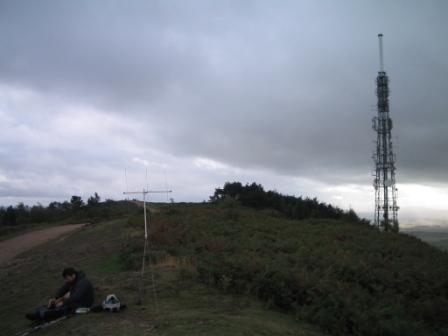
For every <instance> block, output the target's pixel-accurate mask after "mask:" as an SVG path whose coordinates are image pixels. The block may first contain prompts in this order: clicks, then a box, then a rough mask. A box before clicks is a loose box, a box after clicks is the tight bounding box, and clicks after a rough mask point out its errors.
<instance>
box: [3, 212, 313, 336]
mask: <svg viewBox="0 0 448 336" xmlns="http://www.w3.org/2000/svg"><path fill="white" fill-rule="evenodd" d="M139 211H140V212H141V209H140V210H139ZM136 218H138V219H139V224H141V222H142V214H141V213H140V214H138V216H137V217H136ZM140 228H141V225H139V226H138V228H135V229H134V228H133V227H132V226H129V225H128V224H127V219H117V220H112V221H109V222H101V223H96V224H94V225H91V226H89V227H86V228H84V229H82V230H81V231H78V232H75V233H73V234H71V235H69V236H66V237H63V238H60V239H58V240H56V241H53V242H49V243H47V244H45V245H42V246H40V247H38V248H36V249H34V250H32V251H29V252H27V253H25V254H23V255H21V256H20V258H18V259H17V260H16V261H15V262H13V263H12V264H10V265H8V266H7V267H0V293H1V296H0V331H1V332H0V334H2V335H13V334H14V333H15V332H17V331H19V330H23V329H24V328H26V327H27V325H28V323H27V321H26V320H25V319H24V318H23V315H24V313H25V312H27V311H29V310H30V308H31V307H33V306H35V305H36V304H39V303H40V304H43V303H45V302H46V300H47V299H48V298H49V296H51V295H52V294H53V293H54V291H55V289H56V288H57V287H58V286H60V285H61V281H62V278H61V276H60V273H61V270H62V269H63V268H64V267H67V266H70V265H73V266H74V267H76V268H78V269H82V270H84V271H85V272H86V273H87V275H88V276H89V278H90V279H91V280H92V282H93V284H94V286H95V288H96V296H97V299H96V302H97V303H100V301H101V300H102V299H104V297H105V296H106V295H107V294H110V293H115V294H117V295H118V296H119V297H120V298H121V299H122V300H123V301H124V302H125V303H127V304H128V309H127V310H126V311H124V312H121V313H119V314H106V313H99V314H93V313H91V314H88V315H82V316H77V317H76V318H72V319H69V320H67V321H65V322H64V323H62V324H60V325H56V326H53V327H52V328H51V329H48V330H43V331H41V332H39V335H67V334H71V335H146V334H148V335H153V334H155V335H168V336H169V335H182V336H185V335H211V334H213V335H303V336H319V335H322V334H321V333H320V332H319V331H317V329H316V328H315V327H311V326H310V325H308V324H307V323H303V322H298V321H296V320H295V318H294V316H290V315H287V314H283V313H281V312H275V311H270V310H267V309H265V307H264V305H263V303H261V302H260V301H259V300H258V299H256V298H254V297H253V296H248V295H229V294H227V293H224V292H222V291H221V290H219V289H216V288H212V287H209V286H206V285H204V284H201V283H200V282H198V281H197V279H196V278H195V277H194V276H192V274H194V270H193V269H192V267H191V264H189V263H182V262H180V261H179V260H181V259H178V258H164V259H160V260H158V262H157V264H155V265H153V269H154V275H155V280H156V284H157V285H156V294H157V300H154V293H153V291H152V290H151V281H150V276H149V273H148V274H147V277H146V280H145V281H146V287H147V290H146V292H145V293H144V298H143V305H137V304H136V302H137V297H138V291H137V288H138V286H137V284H138V279H139V273H138V272H137V271H135V270H132V269H131V270H128V269H125V265H124V264H123V263H122V260H123V259H122V258H121V257H120V256H121V252H120V251H122V250H123V248H124V247H125V246H126V244H127V243H128V242H129V241H132V242H134V243H135V244H136V247H137V248H138V249H140V247H141V246H142V244H141V243H142V240H141V237H142V236H141V235H140ZM136 235H138V239H137V236H136ZM136 257H137V259H138V263H139V262H140V255H138V256H136Z"/></svg>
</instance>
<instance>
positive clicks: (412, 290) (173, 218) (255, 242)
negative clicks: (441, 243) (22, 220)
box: [129, 205, 448, 336]
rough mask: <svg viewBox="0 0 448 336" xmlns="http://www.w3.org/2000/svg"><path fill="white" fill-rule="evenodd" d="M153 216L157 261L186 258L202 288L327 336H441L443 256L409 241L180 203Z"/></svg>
mask: <svg viewBox="0 0 448 336" xmlns="http://www.w3.org/2000/svg"><path fill="white" fill-rule="evenodd" d="M151 218H152V226H151V227H152V231H151V233H152V237H153V240H154V242H155V244H156V248H157V249H158V251H157V254H159V255H160V254H162V253H163V252H165V253H169V254H171V255H174V256H183V257H185V256H187V257H189V258H191V259H192V260H194V262H195V265H196V267H197V271H198V279H199V280H200V281H202V282H203V283H205V284H208V285H210V286H213V287H216V288H219V289H221V290H222V291H224V292H228V293H250V294H252V295H253V296H257V297H259V298H260V299H262V300H263V301H265V303H266V306H267V307H271V308H274V309H283V310H284V311H287V312H289V313H291V314H296V316H297V317H299V318H300V319H306V320H307V321H309V322H311V323H313V324H316V325H319V326H320V327H321V328H322V330H324V331H326V332H328V333H331V334H333V335H347V334H354V335H378V334H384V335H397V336H398V335H403V334H406V335H428V334H443V333H445V332H448V308H447V307H448V282H447V281H448V268H447V266H448V255H447V254H446V253H443V252H440V251H439V250H437V249H435V248H433V247H431V246H429V245H427V244H425V243H423V242H421V241H420V240H418V239H416V238H413V237H409V236H407V235H401V234H394V233H387V232H379V231H377V230H375V229H373V228H372V227H370V226H367V225H360V224H353V223H345V222H341V221H337V220H325V219H319V220H317V219H308V220H302V221H297V220H290V219H287V218H285V217H284V216H282V215H281V214H279V213H278V212H276V211H273V210H259V211H255V210H251V209H247V208H241V207H238V206H235V205H232V206H231V207H219V206H210V205H179V206H176V207H175V208H171V209H170V208H166V209H165V210H161V211H159V212H157V213H154V214H152V217H151ZM129 223H130V225H131V226H132V225H135V224H137V223H134V221H133V220H131V221H130V222H129ZM138 228H139V226H138V225H135V229H136V230H137V229H138ZM133 251H134V253H135V248H134V249H133Z"/></svg>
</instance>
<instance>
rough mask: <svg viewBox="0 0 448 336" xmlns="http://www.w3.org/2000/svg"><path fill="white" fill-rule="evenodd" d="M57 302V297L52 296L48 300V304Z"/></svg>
mask: <svg viewBox="0 0 448 336" xmlns="http://www.w3.org/2000/svg"><path fill="white" fill-rule="evenodd" d="M55 303H56V299H55V298H51V299H50V300H48V305H49V306H51V305H54V304H55Z"/></svg>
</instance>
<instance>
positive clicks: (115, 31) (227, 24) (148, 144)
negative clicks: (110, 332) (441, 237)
mask: <svg viewBox="0 0 448 336" xmlns="http://www.w3.org/2000/svg"><path fill="white" fill-rule="evenodd" d="M446 13H448V3H447V2H446V1H443V0H440V1H409V0H406V1H404V0H403V1H354V0H353V1H324V0H321V1H311V0H310V1H188V2H187V1H60V0H58V1H56V0H53V1H22V0H18V1H17V0H14V1H12V0H11V1H9V0H0V41H1V43H0V132H1V133H0V134H1V136H0V204H10V203H14V202H18V201H25V202H27V203H33V202H38V201H39V202H43V203H45V202H48V200H50V199H64V198H68V197H69V196H70V195H72V194H75V193H76V194H81V195H83V196H87V195H89V194H91V193H93V192H95V191H97V192H99V193H100V194H101V195H105V196H107V197H111V198H120V197H121V195H120V194H121V192H122V190H123V189H124V188H126V186H125V183H124V169H125V168H126V169H127V172H128V188H138V189H140V188H141V185H142V183H144V179H145V168H147V169H148V175H149V183H150V184H151V185H152V186H154V187H164V186H165V185H169V186H170V187H172V188H173V189H174V190H175V193H174V194H173V196H172V197H173V198H174V199H175V200H176V199H177V200H203V199H207V198H208V196H209V195H210V194H211V193H212V192H213V188H215V187H218V186H219V185H222V184H223V183H224V182H225V181H227V180H241V181H242V182H251V181H257V182H260V183H262V184H264V185H265V186H266V187H268V188H275V189H277V190H279V191H281V192H284V193H289V194H295V195H305V196H306V195H309V196H311V197H314V196H318V197H319V198H321V199H322V200H323V201H326V202H331V203H334V204H337V205H340V206H342V207H344V208H347V207H349V206H353V207H354V208H355V210H358V211H360V212H362V213H364V212H368V211H369V210H370V208H372V207H373V188H372V187H371V180H372V177H371V171H372V168H373V163H372V160H371V153H372V150H373V140H374V139H375V136H374V133H373V131H372V130H371V118H372V117H373V116H374V115H375V110H374V105H375V94H374V91H375V86H374V85H375V76H376V72H377V71H378V63H379V62H378V45H377V34H378V33H379V32H382V33H384V35H385V40H384V45H385V67H386V71H387V72H388V74H389V76H390V79H391V84H390V85H391V116H392V118H393V119H394V125H395V128H394V130H393V138H394V145H395V149H396V152H397V158H398V163H397V166H398V174H397V180H398V187H399V190H400V199H399V203H400V205H401V207H402V211H401V214H402V217H403V218H407V219H408V220H409V221H413V220H414V221H415V220H416V218H417V217H418V218H421V217H422V216H423V215H422V213H423V214H424V215H425V216H426V217H428V216H429V217H431V214H434V213H435V212H438V213H440V212H441V213H443V215H440V216H439V218H442V217H443V216H444V215H445V214H444V210H445V208H446V204H447V202H448V174H446V172H447V169H448V156H447V155H445V149H446V148H447V144H448V136H447V135H446V128H447V127H448V113H447V112H448V111H447V107H448V95H447V88H448V58H447V57H446V55H447V54H448V44H447V42H446V34H447V33H448V24H447V23H446ZM159 197H160V198H163V197H165V198H166V196H159ZM425 216H424V217H425Z"/></svg>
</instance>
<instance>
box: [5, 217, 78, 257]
mask: <svg viewBox="0 0 448 336" xmlns="http://www.w3.org/2000/svg"><path fill="white" fill-rule="evenodd" d="M84 225H86V224H70V225H61V226H55V227H51V228H48V229H43V230H38V231H33V232H28V233H25V234H23V235H21V236H18V237H14V238H11V239H8V240H5V241H1V242H0V265H2V264H5V263H7V262H9V261H11V260H12V259H14V258H15V257H16V256H17V255H19V254H20V253H22V252H25V251H27V250H29V249H31V248H33V247H35V246H37V245H40V244H43V243H45V242H47V241H49V240H51V239H55V238H57V237H59V236H60V235H63V234H66V233H69V232H72V231H74V230H77V229H79V228H81V227H83V226H84Z"/></svg>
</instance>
